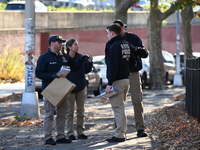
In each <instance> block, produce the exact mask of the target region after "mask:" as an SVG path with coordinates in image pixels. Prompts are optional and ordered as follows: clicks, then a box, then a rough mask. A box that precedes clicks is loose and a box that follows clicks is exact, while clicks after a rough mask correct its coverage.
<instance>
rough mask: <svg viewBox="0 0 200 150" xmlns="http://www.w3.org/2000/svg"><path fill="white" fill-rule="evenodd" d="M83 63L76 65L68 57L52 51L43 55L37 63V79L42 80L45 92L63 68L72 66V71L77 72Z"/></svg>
mask: <svg viewBox="0 0 200 150" xmlns="http://www.w3.org/2000/svg"><path fill="white" fill-rule="evenodd" d="M80 64H81V62H80V63H79V62H77V63H74V60H70V61H68V60H67V59H66V56H64V55H61V54H58V55H56V54H55V53H53V52H51V50H50V49H48V51H47V52H46V53H44V54H42V55H41V56H40V57H39V58H38V61H37V66H36V71H35V74H36V77H38V78H39V79H41V80H42V90H44V89H45V88H46V87H47V86H48V85H49V83H51V82H52V81H53V80H54V79H55V78H56V77H58V76H57V75H56V73H57V72H58V71H59V70H60V68H61V67H62V66H70V69H71V70H77V69H78V68H79V66H80Z"/></svg>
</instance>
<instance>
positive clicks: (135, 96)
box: [129, 72, 145, 131]
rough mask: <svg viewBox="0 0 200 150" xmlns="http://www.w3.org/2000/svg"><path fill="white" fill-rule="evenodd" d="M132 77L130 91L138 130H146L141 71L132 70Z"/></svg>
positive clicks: (130, 77)
mask: <svg viewBox="0 0 200 150" xmlns="http://www.w3.org/2000/svg"><path fill="white" fill-rule="evenodd" d="M129 79H130V93H131V99H132V103H133V107H134V114H135V125H136V130H137V131H138V130H144V128H145V126H144V115H143V103H142V86H141V84H142V83H141V79H140V74H139V72H132V73H131V74H130V76H129Z"/></svg>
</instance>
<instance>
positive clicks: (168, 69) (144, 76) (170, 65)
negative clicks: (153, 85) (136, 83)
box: [139, 50, 176, 88]
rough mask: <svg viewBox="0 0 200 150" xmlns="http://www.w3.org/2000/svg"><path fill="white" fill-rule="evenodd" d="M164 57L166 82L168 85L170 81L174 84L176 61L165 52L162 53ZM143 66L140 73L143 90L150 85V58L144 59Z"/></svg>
mask: <svg viewBox="0 0 200 150" xmlns="http://www.w3.org/2000/svg"><path fill="white" fill-rule="evenodd" d="M162 56H163V63H164V71H165V82H166V83H167V82H168V81H170V82H171V83H173V80H174V75H175V74H176V68H175V66H176V64H175V59H174V57H173V55H172V54H171V53H169V52H167V51H165V50H163V51H162ZM142 63H143V64H142V65H143V68H142V69H141V70H140V71H139V72H140V76H141V80H142V84H143V85H142V86H143V88H144V87H145V86H146V85H148V84H149V79H150V62H149V56H148V57H147V58H142Z"/></svg>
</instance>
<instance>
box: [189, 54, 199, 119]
mask: <svg viewBox="0 0 200 150" xmlns="http://www.w3.org/2000/svg"><path fill="white" fill-rule="evenodd" d="M186 111H187V112H188V115H190V116H191V117H193V118H194V119H197V120H198V123H200V57H199V58H190V59H187V60H186Z"/></svg>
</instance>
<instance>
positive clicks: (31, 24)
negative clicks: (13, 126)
mask: <svg viewBox="0 0 200 150" xmlns="http://www.w3.org/2000/svg"><path fill="white" fill-rule="evenodd" d="M34 1H35V0H26V4H25V92H24V93H23V94H22V104H21V112H20V116H21V117H31V118H39V117H40V112H39V105H38V96H37V93H36V92H35V67H34V64H35V61H34V58H35V4H34Z"/></svg>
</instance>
